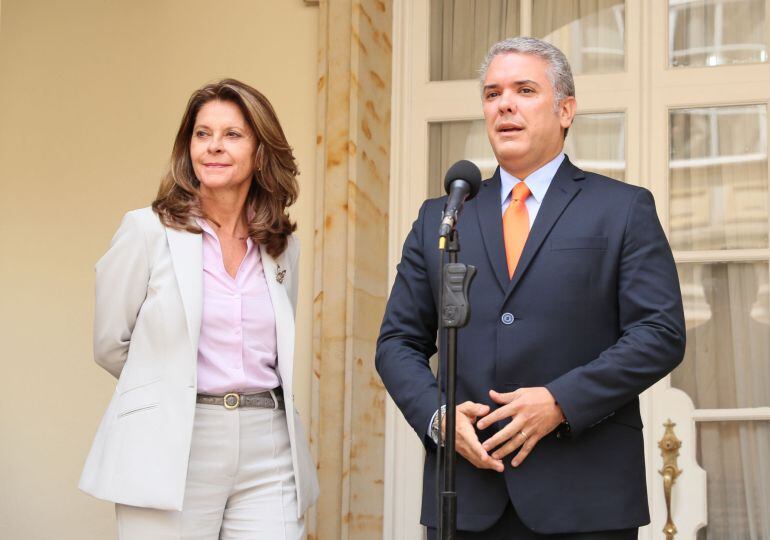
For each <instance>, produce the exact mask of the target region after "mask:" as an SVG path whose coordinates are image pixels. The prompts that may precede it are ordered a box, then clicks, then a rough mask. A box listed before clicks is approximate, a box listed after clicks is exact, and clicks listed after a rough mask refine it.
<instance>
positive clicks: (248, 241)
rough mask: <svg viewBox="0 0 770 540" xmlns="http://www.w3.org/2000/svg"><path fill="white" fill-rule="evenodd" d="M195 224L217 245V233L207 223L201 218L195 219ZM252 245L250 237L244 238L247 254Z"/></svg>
mask: <svg viewBox="0 0 770 540" xmlns="http://www.w3.org/2000/svg"><path fill="white" fill-rule="evenodd" d="M195 222H196V223H197V224H198V227H200V228H201V230H203V232H204V233H205V234H208V235H210V236H211V237H212V238H213V239H214V240H215V241H216V243H217V245H219V237H218V236H217V233H215V232H214V229H212V228H211V225H209V222H208V221H206V220H205V219H203V218H199V217H196V218H195ZM252 243H253V240H252V239H251V237H247V238H246V248H247V252H248V250H250V249H251V246H252Z"/></svg>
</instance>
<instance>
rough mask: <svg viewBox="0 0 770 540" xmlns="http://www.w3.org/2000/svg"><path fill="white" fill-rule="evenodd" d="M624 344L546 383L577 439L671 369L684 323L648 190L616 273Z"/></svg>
mask: <svg viewBox="0 0 770 540" xmlns="http://www.w3.org/2000/svg"><path fill="white" fill-rule="evenodd" d="M617 287H618V311H619V323H620V336H621V337H620V339H618V341H617V342H616V343H615V344H614V345H613V346H611V347H610V348H608V349H606V350H605V351H604V352H602V353H601V354H600V355H599V357H598V358H596V359H594V360H593V361H591V362H589V363H588V364H586V365H583V366H580V367H578V368H575V369H573V370H571V371H569V372H567V373H565V374H564V375H562V376H560V377H559V378H557V379H555V380H554V381H552V382H551V383H550V384H548V385H546V386H547V388H548V389H549V390H550V392H551V393H552V394H553V396H554V398H555V399H556V401H557V402H558V403H559V405H560V406H561V408H562V410H563V411H564V415H565V416H566V418H567V420H568V421H569V423H570V428H571V432H572V435H573V436H577V435H579V434H580V433H581V432H582V431H584V430H585V429H586V428H588V427H591V426H593V425H595V424H597V423H598V422H601V421H602V420H603V419H604V418H606V417H607V416H609V415H611V414H613V411H615V410H617V409H619V408H620V407H622V406H623V405H625V404H626V403H628V402H629V401H631V400H632V399H634V398H635V397H636V396H638V395H639V394H640V393H641V392H643V391H644V390H645V389H647V388H648V387H650V386H651V385H653V384H654V383H655V382H656V381H658V380H659V379H661V378H662V377H664V376H665V375H666V374H668V373H669V372H670V371H671V370H673V369H674V368H675V367H676V366H677V365H678V364H679V362H681V360H682V357H683V356H684V346H685V325H684V313H683V309H682V297H681V293H680V290H679V280H678V278H677V272H676V266H675V264H674V259H673V256H672V254H671V248H670V247H669V244H668V241H667V240H666V236H665V234H664V232H663V229H662V227H661V225H660V222H659V221H658V216H657V214H656V212H655V202H654V200H653V198H652V194H650V192H649V191H647V190H639V191H638V192H637V194H636V195H635V197H634V198H633V200H632V203H631V205H630V208H629V213H628V217H627V221H626V229H625V233H624V236H623V246H622V249H621V254H620V260H619V272H618V285H617Z"/></svg>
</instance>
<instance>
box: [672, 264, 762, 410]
mask: <svg viewBox="0 0 770 540" xmlns="http://www.w3.org/2000/svg"><path fill="white" fill-rule="evenodd" d="M678 271H679V281H680V284H681V288H682V298H683V300H684V310H685V319H686V324H687V348H686V351H685V356H684V360H683V361H682V363H681V364H680V365H679V367H677V368H676V369H675V370H674V371H673V373H672V374H671V385H672V386H674V387H676V388H680V389H681V390H683V391H685V392H686V393H687V395H689V396H690V397H691V398H692V400H693V403H694V404H695V407H696V408H698V409H732V408H746V407H762V406H770V297H769V296H768V273H769V272H770V270H769V269H768V264H767V263H766V262H757V263H686V264H679V265H678Z"/></svg>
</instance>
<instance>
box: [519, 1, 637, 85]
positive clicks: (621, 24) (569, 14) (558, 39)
mask: <svg viewBox="0 0 770 540" xmlns="http://www.w3.org/2000/svg"><path fill="white" fill-rule="evenodd" d="M625 7H626V5H625V2H624V1H622V0H588V1H587V0H537V2H533V3H532V34H533V35H534V36H535V37H537V38H540V39H544V40H545V41H548V42H549V43H553V44H554V45H556V46H557V47H559V48H560V49H561V50H562V51H564V54H565V55H567V58H568V59H569V62H570V65H571V66H572V72H573V73H574V74H576V75H580V74H590V73H612V72H618V71H624V70H625V37H624V36H625Z"/></svg>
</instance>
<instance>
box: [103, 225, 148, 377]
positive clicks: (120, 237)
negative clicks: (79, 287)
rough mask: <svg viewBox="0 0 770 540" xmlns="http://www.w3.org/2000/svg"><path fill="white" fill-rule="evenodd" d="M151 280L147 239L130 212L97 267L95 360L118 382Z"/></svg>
mask: <svg viewBox="0 0 770 540" xmlns="http://www.w3.org/2000/svg"><path fill="white" fill-rule="evenodd" d="M149 278H150V266H149V261H148V255H147V247H146V241H145V237H144V234H143V232H142V229H141V225H140V223H139V222H138V220H137V219H136V217H135V216H134V215H133V214H132V213H131V212H129V213H128V214H126V215H125V217H124V218H123V221H122V223H121V224H120V228H119V229H118V231H117V232H116V233H115V236H114V237H113V238H112V243H111V244H110V248H109V249H108V250H107V253H105V254H104V255H103V256H102V258H101V259H99V261H98V262H97V263H96V306H95V310H94V360H95V361H96V363H97V364H99V365H100V366H101V367H103V368H104V369H105V370H107V371H108V372H109V373H110V374H111V375H113V376H114V377H116V378H117V377H119V376H120V372H121V371H122V370H123V364H125V362H126V357H127V356H128V346H129V343H130V341H131V333H132V332H133V330H134V325H135V323H136V318H137V316H138V315H139V310H140V309H141V307H142V303H143V302H144V300H145V298H146V297H147V285H148V282H149Z"/></svg>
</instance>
